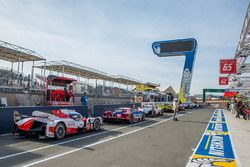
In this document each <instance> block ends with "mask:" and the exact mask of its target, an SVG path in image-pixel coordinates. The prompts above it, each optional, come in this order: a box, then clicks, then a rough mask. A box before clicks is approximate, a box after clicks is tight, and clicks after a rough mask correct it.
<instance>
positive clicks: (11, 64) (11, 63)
mask: <svg viewBox="0 0 250 167" xmlns="http://www.w3.org/2000/svg"><path fill="white" fill-rule="evenodd" d="M12 71H13V61H12V62H11V72H12Z"/></svg>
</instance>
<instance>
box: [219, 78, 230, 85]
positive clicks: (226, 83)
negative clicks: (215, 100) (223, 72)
mask: <svg viewBox="0 0 250 167" xmlns="http://www.w3.org/2000/svg"><path fill="white" fill-rule="evenodd" d="M219 85H228V77H219Z"/></svg>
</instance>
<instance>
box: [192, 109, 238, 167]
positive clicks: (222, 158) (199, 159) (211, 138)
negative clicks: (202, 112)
mask: <svg viewBox="0 0 250 167" xmlns="http://www.w3.org/2000/svg"><path fill="white" fill-rule="evenodd" d="M236 166H237V163H236V160H235V155H234V151H233V148H232V143H231V140H230V136H229V132H228V127H227V123H226V119H225V116H224V113H223V110H219V109H217V110H215V112H214V114H213V116H212V118H211V120H210V122H209V123H208V126H207V129H206V130H205V132H204V134H203V137H202V139H201V141H200V143H199V144H198V146H197V148H196V149H195V151H194V153H193V155H192V156H191V158H190V161H189V162H188V164H187V167H236Z"/></svg>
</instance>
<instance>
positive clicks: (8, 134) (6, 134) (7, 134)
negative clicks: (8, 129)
mask: <svg viewBox="0 0 250 167" xmlns="http://www.w3.org/2000/svg"><path fill="white" fill-rule="evenodd" d="M10 135H12V133H5V134H2V135H0V137H4V136H10Z"/></svg>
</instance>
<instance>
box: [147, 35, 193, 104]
mask: <svg viewBox="0 0 250 167" xmlns="http://www.w3.org/2000/svg"><path fill="white" fill-rule="evenodd" d="M196 48H197V41H196V40H195V39H194V38H188V39H177V40H168V41H157V42H154V43H153V44H152V49H153V51H154V53H155V54H156V55H157V56H159V57H170V56H185V57H186V58H185V64H184V68H183V73H182V79H181V86H180V91H179V94H178V99H179V101H181V102H182V103H185V102H186V101H187V97H188V95H189V92H190V86H191V80H192V74H193V66H194V61H195V54H196Z"/></svg>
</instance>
